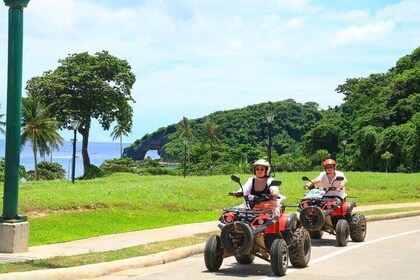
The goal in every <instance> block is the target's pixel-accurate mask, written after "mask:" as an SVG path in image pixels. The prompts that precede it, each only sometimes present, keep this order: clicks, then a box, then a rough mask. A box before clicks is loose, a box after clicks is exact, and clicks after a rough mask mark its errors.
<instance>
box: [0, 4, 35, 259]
mask: <svg viewBox="0 0 420 280" xmlns="http://www.w3.org/2000/svg"><path fill="white" fill-rule="evenodd" d="M4 3H5V5H6V6H8V7H9V31H8V36H9V39H8V64H7V112H6V145H5V170H4V196H3V214H2V216H1V217H0V222H1V226H0V252H3V253H15V252H25V251H27V250H28V249H27V246H28V245H27V243H28V240H27V239H28V232H29V225H28V223H27V222H26V220H27V217H26V216H20V215H18V211H17V209H18V189H19V165H20V131H21V117H22V105H21V103H22V56H23V55H22V54H23V8H25V7H26V6H27V5H28V3H29V0H4ZM7 240H9V241H10V240H12V242H8V241H7Z"/></svg>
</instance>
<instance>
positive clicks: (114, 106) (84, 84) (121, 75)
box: [26, 51, 135, 175]
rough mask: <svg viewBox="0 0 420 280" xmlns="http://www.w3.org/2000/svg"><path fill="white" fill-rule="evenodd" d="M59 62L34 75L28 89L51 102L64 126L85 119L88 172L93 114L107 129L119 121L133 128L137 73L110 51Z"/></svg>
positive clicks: (50, 112) (124, 127)
mask: <svg viewBox="0 0 420 280" xmlns="http://www.w3.org/2000/svg"><path fill="white" fill-rule="evenodd" d="M59 63H60V65H59V66H58V67H57V68H56V69H55V70H54V71H47V72H45V73H44V74H43V75H42V76H38V77H33V78H32V79H30V80H29V81H28V82H27V86H26V90H27V92H28V95H29V96H34V97H36V98H39V99H40V100H41V102H42V103H43V104H50V105H49V106H48V111H47V113H48V115H49V116H50V117H55V118H56V119H57V121H58V122H59V125H60V128H61V129H72V127H71V121H72V120H79V121H80V122H81V125H80V126H79V128H78V132H79V133H80V134H81V135H82V137H83V140H82V157H83V168H84V174H85V175H88V173H89V168H90V167H91V165H90V158H89V154H88V143H89V133H90V127H91V122H92V118H95V119H97V120H98V122H99V124H101V126H102V128H103V129H105V130H108V129H109V128H110V126H111V124H112V123H113V122H114V121H115V122H117V123H118V125H119V130H120V131H121V132H122V131H124V132H130V131H131V127H132V115H133V110H132V108H131V106H130V104H129V102H130V101H134V100H133V98H132V97H131V88H132V87H133V84H134V82H135V76H134V74H133V73H132V72H131V67H130V65H129V64H128V62H127V61H125V60H121V59H118V58H116V57H115V56H112V55H110V54H109V53H108V52H106V51H102V52H98V53H96V54H95V55H89V54H88V53H86V52H85V53H78V54H72V55H69V56H68V57H67V58H65V59H63V60H59Z"/></svg>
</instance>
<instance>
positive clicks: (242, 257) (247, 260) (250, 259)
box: [235, 255, 255, 264]
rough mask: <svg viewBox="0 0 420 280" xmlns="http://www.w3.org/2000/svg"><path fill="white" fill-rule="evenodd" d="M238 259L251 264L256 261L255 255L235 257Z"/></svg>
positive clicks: (239, 261)
mask: <svg viewBox="0 0 420 280" xmlns="http://www.w3.org/2000/svg"><path fill="white" fill-rule="evenodd" d="M235 259H236V261H237V262H238V263H240V264H250V263H252V262H253V261H254V259H255V256H254V255H243V256H237V257H235Z"/></svg>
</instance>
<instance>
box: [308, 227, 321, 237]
mask: <svg viewBox="0 0 420 280" xmlns="http://www.w3.org/2000/svg"><path fill="white" fill-rule="evenodd" d="M309 235H310V236H311V239H321V238H322V236H323V235H324V231H323V230H321V229H320V230H314V231H310V232H309Z"/></svg>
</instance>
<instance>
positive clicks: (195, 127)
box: [127, 48, 420, 175]
mask: <svg viewBox="0 0 420 280" xmlns="http://www.w3.org/2000/svg"><path fill="white" fill-rule="evenodd" d="M336 91H337V93H339V94H342V95H344V103H343V104H342V105H341V106H336V107H335V108H328V109H326V110H322V109H320V108H319V106H318V104H316V103H314V102H308V103H305V104H300V103H297V102H295V101H294V100H292V99H289V100H285V101H279V102H268V103H262V104H257V105H252V106H248V107H245V108H242V109H235V110H228V111H220V112H215V113H212V114H210V115H208V116H205V117H202V118H198V119H194V120H188V119H186V118H185V117H184V118H183V119H182V120H181V121H180V123H179V124H178V125H169V126H168V127H166V128H165V127H163V128H160V129H159V130H157V131H156V132H154V133H152V134H147V135H145V136H144V137H142V138H141V139H138V140H136V141H135V143H134V145H133V146H132V147H131V148H130V149H129V151H128V152H127V154H128V155H134V154H135V153H133V152H130V150H134V149H135V148H136V146H138V145H143V144H146V143H148V142H153V140H155V139H162V138H164V139H166V140H167V141H163V143H165V144H164V146H163V147H162V150H163V151H162V153H161V154H162V157H163V159H164V160H170V161H178V162H182V159H183V155H184V151H183V148H184V147H183V143H182V141H183V138H188V139H189V144H188V155H189V161H190V164H189V170H190V171H191V173H192V174H194V175H207V174H212V173H213V174H226V173H229V172H231V171H233V170H234V166H237V165H244V164H245V165H248V164H249V163H252V162H253V161H255V160H256V159H258V158H263V157H264V158H266V157H267V145H266V141H265V140H266V139H267V137H268V125H269V124H268V123H267V121H266V120H265V117H266V115H267V113H269V112H270V113H274V114H275V116H274V121H273V122H272V125H273V126H272V135H273V147H272V148H273V150H272V164H273V170H275V171H298V170H299V171H302V170H314V169H318V168H319V164H320V162H321V161H322V160H323V159H325V158H326V157H329V156H331V157H333V158H335V159H336V160H338V162H339V165H340V167H339V168H341V169H345V170H353V171H379V172H385V171H387V172H388V171H389V172H419V171H420V160H419V159H420V113H419V112H420V48H417V49H415V50H414V51H413V52H412V53H411V54H410V55H407V56H404V57H402V58H401V59H399V60H398V61H397V63H396V66H395V67H393V68H391V69H390V70H389V71H388V72H387V73H380V74H372V75H370V76H368V77H366V78H350V79H347V81H346V83H344V84H342V85H339V86H338V87H337V89H336ZM209 124H211V125H212V126H213V128H214V129H215V130H214V132H217V137H215V138H212V139H213V140H216V139H217V145H213V144H214V143H215V141H209V133H213V132H212V130H211V129H212V127H210V126H209ZM134 159H136V158H134ZM137 160H138V159H137Z"/></svg>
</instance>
